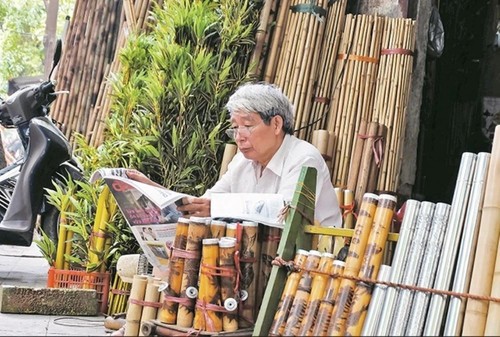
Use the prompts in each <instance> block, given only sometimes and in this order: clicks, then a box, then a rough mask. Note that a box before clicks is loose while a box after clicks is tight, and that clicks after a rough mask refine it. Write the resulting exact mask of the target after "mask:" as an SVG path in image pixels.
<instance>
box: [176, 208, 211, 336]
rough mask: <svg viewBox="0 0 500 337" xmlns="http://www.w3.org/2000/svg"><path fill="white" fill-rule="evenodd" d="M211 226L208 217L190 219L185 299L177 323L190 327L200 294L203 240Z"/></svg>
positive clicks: (178, 313) (182, 291) (182, 294)
mask: <svg viewBox="0 0 500 337" xmlns="http://www.w3.org/2000/svg"><path fill="white" fill-rule="evenodd" d="M208 232H209V228H208V225H207V218H200V217H191V218H190V219H189V226H188V233H187V242H186V250H185V253H186V254H189V256H186V257H185V260H184V270H183V272H182V283H181V292H180V297H181V298H183V299H184V300H185V302H183V303H179V308H178V310H177V325H179V326H181V327H184V328H190V327H192V325H193V318H194V306H195V299H196V297H197V295H198V289H197V288H198V274H199V270H200V260H201V245H202V240H203V239H204V238H206V237H207V235H208Z"/></svg>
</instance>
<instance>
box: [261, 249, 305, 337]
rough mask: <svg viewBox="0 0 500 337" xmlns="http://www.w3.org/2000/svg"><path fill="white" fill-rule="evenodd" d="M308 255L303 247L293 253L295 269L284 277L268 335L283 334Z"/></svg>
mask: <svg viewBox="0 0 500 337" xmlns="http://www.w3.org/2000/svg"><path fill="white" fill-rule="evenodd" d="M308 255H309V252H308V251H307V250H304V249H298V250H297V253H296V254H295V258H294V260H293V263H294V265H295V266H296V268H297V269H296V270H294V271H292V272H291V273H290V275H288V278H287V279H286V283H285V287H284V289H283V293H282V294H281V299H280V302H279V304H278V309H277V310H276V314H275V315H274V320H273V323H272V325H271V328H270V329H269V336H281V335H283V331H285V325H286V321H287V319H288V314H289V312H290V308H291V307H292V304H293V300H294V298H295V293H296V292H297V287H298V286H299V282H300V278H301V275H302V273H303V272H304V271H303V269H302V268H303V267H304V266H305V263H306V260H307V256H308Z"/></svg>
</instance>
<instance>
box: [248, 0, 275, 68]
mask: <svg viewBox="0 0 500 337" xmlns="http://www.w3.org/2000/svg"><path fill="white" fill-rule="evenodd" d="M273 4H274V1H271V0H266V1H264V6H263V8H262V9H261V11H260V20H259V28H257V33H256V34H255V47H254V49H253V52H252V57H251V58H250V68H249V70H248V74H249V75H251V76H254V77H260V76H259V75H260V65H261V57H262V54H263V50H264V45H265V40H266V36H267V35H268V26H269V18H270V16H271V10H272V8H273Z"/></svg>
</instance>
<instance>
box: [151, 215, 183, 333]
mask: <svg viewBox="0 0 500 337" xmlns="http://www.w3.org/2000/svg"><path fill="white" fill-rule="evenodd" d="M188 229H189V219H186V218H179V219H178V220H177V226H176V227H175V238H174V242H173V243H172V252H171V254H170V259H169V273H168V286H167V288H165V289H162V293H163V294H164V295H166V296H167V297H170V296H172V297H179V295H180V293H181V285H182V275H183V273H184V258H182V257H179V256H178V254H177V252H178V251H182V250H184V249H186V243H187V235H188ZM162 303H163V306H162V307H161V308H160V310H158V320H159V321H160V322H162V323H166V324H175V323H176V321H177V309H178V307H179V304H178V302H174V301H171V300H169V299H168V298H167V299H163V300H162Z"/></svg>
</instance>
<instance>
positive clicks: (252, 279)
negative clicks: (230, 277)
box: [238, 221, 260, 328]
mask: <svg viewBox="0 0 500 337" xmlns="http://www.w3.org/2000/svg"><path fill="white" fill-rule="evenodd" d="M241 226H242V229H243V230H242V236H241V243H240V244H241V254H240V256H241V257H240V269H241V280H240V289H241V291H242V292H243V294H246V295H244V296H242V297H243V298H245V297H246V300H243V307H240V315H239V321H238V326H239V327H242V328H248V327H251V326H253V324H254V317H255V316H254V315H255V313H254V311H255V309H256V308H255V307H256V305H255V303H256V299H255V296H256V293H257V292H256V289H257V275H258V270H259V269H258V268H259V259H258V256H259V252H260V243H259V237H258V232H259V224H258V223H256V222H253V221H243V222H242V223H241Z"/></svg>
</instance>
